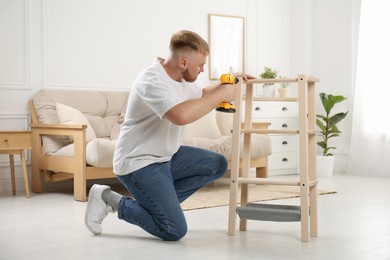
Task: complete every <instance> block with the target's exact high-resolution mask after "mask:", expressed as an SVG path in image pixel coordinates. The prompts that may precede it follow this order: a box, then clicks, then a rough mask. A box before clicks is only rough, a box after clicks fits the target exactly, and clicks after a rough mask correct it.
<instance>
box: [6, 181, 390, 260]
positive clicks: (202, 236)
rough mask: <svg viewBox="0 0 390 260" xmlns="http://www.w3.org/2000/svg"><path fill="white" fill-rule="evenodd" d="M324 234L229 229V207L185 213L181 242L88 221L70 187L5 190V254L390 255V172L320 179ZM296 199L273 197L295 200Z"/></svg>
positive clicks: (252, 225) (255, 225) (289, 227)
mask: <svg viewBox="0 0 390 260" xmlns="http://www.w3.org/2000/svg"><path fill="white" fill-rule="evenodd" d="M319 188H332V189H336V190H337V192H338V193H337V194H331V195H324V196H319V201H318V202H319V203H318V205H319V237H317V238H312V240H311V242H308V243H304V242H301V241H300V224H299V222H292V223H274V222H260V221H249V223H248V231H245V232H238V233H237V235H236V236H228V235H227V216H228V207H218V208H212V209H205V210H194V211H187V212H186V213H185V215H186V217H187V220H188V226H189V232H188V234H187V236H185V237H184V238H183V239H182V240H181V241H179V242H164V241H161V240H159V239H156V238H153V237H151V236H150V235H148V234H147V233H145V232H144V231H142V230H141V229H139V228H138V227H135V226H132V225H129V224H127V223H125V222H123V221H120V220H118V219H117V218H116V215H115V214H110V215H109V216H108V217H107V218H106V219H105V221H104V223H103V224H104V225H103V234H102V235H100V236H93V235H91V234H90V233H89V231H88V230H87V229H86V228H85V226H84V223H83V216H84V211H85V208H86V203H81V202H75V201H73V199H72V196H71V194H68V193H44V194H34V193H32V197H31V198H30V199H26V198H25V197H24V196H23V192H21V191H19V192H18V195H17V196H12V195H10V194H8V193H7V194H4V193H3V194H0V259H2V260H8V259H20V260H22V259H23V260H25V259H39V260H43V259H50V260H51V259H66V260H69V259H72V260H73V259H112V260H114V259H115V260H117V259H196V260H198V259H310V260H313V259H332V260H333V259H370V260H376V259H378V260H379V259H381V260H384V259H387V260H389V259H390V178H368V177H358V176H351V175H345V174H338V175H337V174H336V175H334V176H333V177H322V178H320V183H319ZM297 202H298V200H297V199H289V200H280V201H274V202H273V203H280V204H297Z"/></svg>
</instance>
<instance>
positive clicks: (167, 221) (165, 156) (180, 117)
mask: <svg viewBox="0 0 390 260" xmlns="http://www.w3.org/2000/svg"><path fill="white" fill-rule="evenodd" d="M170 52H171V53H170V56H169V58H168V59H166V60H164V59H162V58H157V59H156V60H154V61H153V63H152V65H151V66H149V67H148V68H146V69H145V70H143V71H142V72H141V73H140V74H139V75H138V76H137V78H136V79H135V81H134V84H133V86H132V89H131V93H130V96H129V101H128V104H127V111H126V116H125V120H124V122H123V124H122V127H121V131H120V135H119V138H118V141H117V146H116V149H115V154H114V159H113V162H114V172H115V174H116V175H117V177H118V178H119V180H120V181H121V183H122V184H123V185H124V186H125V187H126V189H127V190H128V191H129V192H130V193H131V194H132V196H133V197H134V198H127V197H124V196H122V195H120V194H118V193H116V192H114V191H112V190H111V189H110V187H108V186H105V185H94V186H93V187H92V188H91V190H90V193H89V200H88V205H87V210H86V213H85V223H86V226H87V227H88V229H89V230H90V231H91V232H92V233H94V234H100V233H101V232H102V227H101V223H102V221H103V219H104V218H105V217H106V216H107V214H108V213H109V212H116V211H117V212H118V218H119V219H123V220H125V221H127V222H128V223H131V224H134V225H137V226H139V227H141V228H142V229H144V230H145V231H147V232H148V233H150V234H152V235H154V236H156V237H159V238H161V239H163V240H168V241H176V240H179V239H180V238H182V237H183V236H184V235H185V234H186V233H187V223H186V220H185V217H184V214H183V211H182V209H181V207H180V203H181V202H183V201H184V200H185V199H187V198H188V197H189V196H190V195H191V194H193V193H194V192H195V191H197V190H198V189H200V188H202V187H204V186H205V185H207V184H208V183H210V182H213V181H215V180H216V179H218V178H220V177H221V176H222V175H223V174H224V173H225V172H226V170H227V161H226V159H225V157H224V156H222V155H220V154H218V153H214V152H211V151H208V150H204V149H199V148H195V147H188V146H181V142H182V136H183V132H184V127H183V126H184V125H186V124H189V123H191V122H194V121H196V120H198V119H199V118H201V117H202V116H204V115H206V114H207V113H209V112H210V111H211V110H212V109H215V107H216V106H217V105H218V104H219V103H221V102H222V101H232V100H233V99H234V96H235V92H236V89H235V88H233V87H231V85H230V86H226V85H223V84H221V83H216V84H214V85H212V86H209V87H206V88H203V89H202V88H200V87H199V86H198V85H197V84H195V83H194V82H195V80H196V79H197V77H198V75H199V74H200V73H201V72H203V71H204V66H205V64H206V58H207V56H208V54H209V47H208V44H207V43H206V41H204V40H203V39H202V38H201V37H200V36H199V35H197V34H196V33H194V32H191V31H185V30H183V31H179V32H177V33H175V34H173V36H172V38H171V42H170Z"/></svg>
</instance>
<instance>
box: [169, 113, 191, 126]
mask: <svg viewBox="0 0 390 260" xmlns="http://www.w3.org/2000/svg"><path fill="white" fill-rule="evenodd" d="M164 118H166V119H167V120H169V121H171V122H172V123H173V124H175V125H180V126H182V125H187V124H189V123H191V121H190V120H189V119H188V117H187V115H186V114H185V113H169V112H167V113H166V114H165V115H164Z"/></svg>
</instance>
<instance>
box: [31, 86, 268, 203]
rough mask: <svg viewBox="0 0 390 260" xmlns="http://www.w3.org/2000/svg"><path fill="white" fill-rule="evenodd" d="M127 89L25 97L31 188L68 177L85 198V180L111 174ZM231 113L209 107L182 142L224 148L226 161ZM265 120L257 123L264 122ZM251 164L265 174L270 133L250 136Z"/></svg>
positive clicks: (76, 193) (49, 91)
mask: <svg viewBox="0 0 390 260" xmlns="http://www.w3.org/2000/svg"><path fill="white" fill-rule="evenodd" d="M127 97H128V92H121V91H95V90H63V89H42V90H40V91H39V92H37V93H36V94H35V95H34V96H33V98H32V100H31V101H30V103H29V106H30V111H31V119H32V124H31V130H32V160H31V164H32V190H33V191H34V192H41V191H42V182H43V181H46V182H57V181H63V180H68V179H73V186H74V198H75V200H78V201H86V199H87V197H86V194H87V192H86V181H87V180H94V179H104V178H113V177H115V175H114V174H113V172H112V158H113V153H114V149H115V143H116V138H117V136H118V133H119V128H120V123H121V119H122V118H123V115H124V110H125V107H126V103H127ZM231 126H232V115H231V114H225V113H220V112H215V111H212V112H210V114H208V115H206V116H205V117H204V118H202V119H200V120H198V121H197V122H194V123H192V124H190V125H188V126H187V128H186V132H185V138H184V140H183V144H184V145H192V146H197V147H201V148H205V149H209V150H213V151H216V152H219V153H221V154H224V155H225V156H226V158H227V159H228V160H229V161H230V156H231V154H230V153H231ZM267 126H268V124H266V123H263V124H261V123H257V125H256V127H260V128H266V127H267ZM252 144H253V145H252V147H253V148H252V150H251V158H252V160H251V167H254V168H256V174H257V176H258V177H266V176H267V174H268V169H267V164H268V163H267V156H268V155H270V154H271V144H270V138H269V137H268V136H265V135H256V136H254V138H252Z"/></svg>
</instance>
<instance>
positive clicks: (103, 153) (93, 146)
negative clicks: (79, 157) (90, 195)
mask: <svg viewBox="0 0 390 260" xmlns="http://www.w3.org/2000/svg"><path fill="white" fill-rule="evenodd" d="M115 144H116V140H109V139H106V138H95V139H93V140H92V141H90V142H89V143H88V144H87V147H86V161H87V164H88V165H91V166H95V167H101V168H110V167H112V158H113V157H114V150H115ZM73 151H74V145H73V144H69V145H67V146H65V147H62V148H60V149H59V150H57V151H56V152H54V153H53V154H52V156H64V157H72V156H73Z"/></svg>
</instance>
